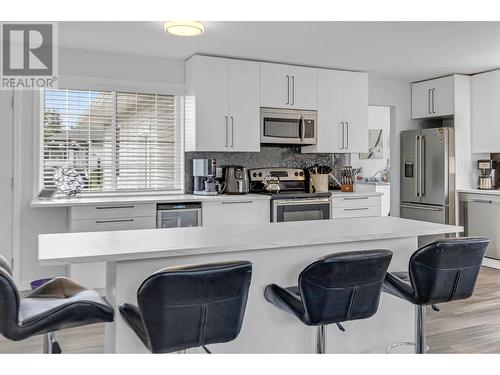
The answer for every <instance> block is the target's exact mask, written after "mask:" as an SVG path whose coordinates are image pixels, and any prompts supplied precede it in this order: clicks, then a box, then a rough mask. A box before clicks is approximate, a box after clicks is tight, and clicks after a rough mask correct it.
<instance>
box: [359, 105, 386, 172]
mask: <svg viewBox="0 0 500 375" xmlns="http://www.w3.org/2000/svg"><path fill="white" fill-rule="evenodd" d="M368 128H369V129H382V147H383V148H382V150H383V154H382V158H381V159H360V158H359V154H357V153H356V154H351V165H352V166H353V168H359V167H361V175H362V176H363V177H371V176H373V175H374V174H375V173H377V172H378V171H380V170H381V169H385V168H386V166H387V159H390V157H391V155H390V150H391V107H382V106H370V107H369V108H368ZM377 177H381V176H380V174H379V175H377Z"/></svg>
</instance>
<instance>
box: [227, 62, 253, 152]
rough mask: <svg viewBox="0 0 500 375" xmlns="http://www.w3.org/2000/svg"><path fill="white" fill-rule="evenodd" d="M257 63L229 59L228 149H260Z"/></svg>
mask: <svg viewBox="0 0 500 375" xmlns="http://www.w3.org/2000/svg"><path fill="white" fill-rule="evenodd" d="M259 71H260V68H259V63H256V62H254V61H243V60H229V117H230V118H229V120H230V129H229V135H230V139H229V141H228V148H229V151H260V125H259V121H260V109H259V88H260V85H259Z"/></svg>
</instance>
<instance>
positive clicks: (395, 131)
mask: <svg viewBox="0 0 500 375" xmlns="http://www.w3.org/2000/svg"><path fill="white" fill-rule="evenodd" d="M368 103H369V104H370V105H378V106H390V107H391V136H390V142H391V151H390V154H391V158H390V159H391V215H392V216H399V178H400V153H401V152H400V133H401V130H407V129H416V128H417V126H418V123H417V122H416V121H412V119H411V85H410V83H409V82H398V81H391V80H381V79H375V78H370V80H369V98H368Z"/></svg>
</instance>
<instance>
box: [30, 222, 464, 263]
mask: <svg viewBox="0 0 500 375" xmlns="http://www.w3.org/2000/svg"><path fill="white" fill-rule="evenodd" d="M462 231H463V228H462V227H458V226H452V225H443V224H434V223H427V222H423V221H414V220H408V219H401V218H396V217H367V218H354V219H333V220H318V221H300V222H287V223H263V224H256V225H234V226H233V225H232V226H225V225H224V226H210V227H191V228H168V229H143V230H127V231H113V232H87V233H60V234H40V235H39V236H38V258H39V260H40V261H41V263H42V264H44V265H50V264H72V263H87V262H100V261H105V262H113V261H123V260H137V259H151V258H164V257H175V256H186V255H198V254H214V253H224V252H238V251H249V250H268V249H277V248H285V247H288V248H290V247H300V246H304V247H306V246H311V245H324V244H335V243H342V242H360V241H369V240H378V239H392V238H405V237H416V236H424V235H436V234H444V233H456V232H462Z"/></svg>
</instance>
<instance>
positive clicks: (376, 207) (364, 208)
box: [332, 193, 382, 219]
mask: <svg viewBox="0 0 500 375" xmlns="http://www.w3.org/2000/svg"><path fill="white" fill-rule="evenodd" d="M346 194H349V193H346ZM381 206H382V201H381V198H380V195H359V194H356V195H349V196H334V197H332V219H348V218H354V217H373V216H381V215H382V210H381Z"/></svg>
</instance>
